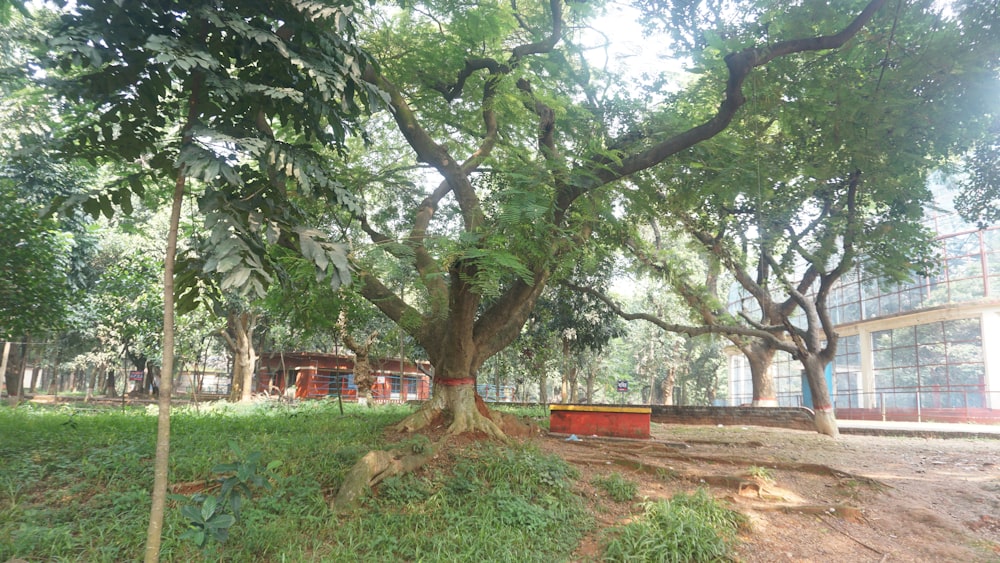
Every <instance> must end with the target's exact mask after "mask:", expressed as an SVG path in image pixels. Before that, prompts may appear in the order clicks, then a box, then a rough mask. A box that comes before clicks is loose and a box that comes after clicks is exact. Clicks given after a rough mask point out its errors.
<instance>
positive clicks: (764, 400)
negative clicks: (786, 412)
mask: <svg viewBox="0 0 1000 563" xmlns="http://www.w3.org/2000/svg"><path fill="white" fill-rule="evenodd" d="M774 354H775V349H774V348H772V347H770V346H767V345H766V344H764V343H763V342H754V343H753V344H751V345H750V353H748V354H746V358H747V362H748V363H749V364H750V378H751V381H752V383H753V403H751V405H752V406H755V407H776V406H778V397H777V393H775V390H774V376H773V375H772V374H771V362H772V361H773V360H774Z"/></svg>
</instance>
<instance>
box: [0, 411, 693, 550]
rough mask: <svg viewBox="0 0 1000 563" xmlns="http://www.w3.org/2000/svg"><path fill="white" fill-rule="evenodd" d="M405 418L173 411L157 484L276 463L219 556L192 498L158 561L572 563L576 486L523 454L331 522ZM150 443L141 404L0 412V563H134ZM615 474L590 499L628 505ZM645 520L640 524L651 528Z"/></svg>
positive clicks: (486, 459)
mask: <svg viewBox="0 0 1000 563" xmlns="http://www.w3.org/2000/svg"><path fill="white" fill-rule="evenodd" d="M409 412H411V411H410V408H409V407H405V406H400V407H391V406H387V407H382V408H378V409H368V408H364V407H356V406H355V405H345V413H344V414H343V415H341V414H340V411H339V410H338V408H337V406H336V404H335V403H325V402H322V401H316V402H308V403H302V404H298V405H278V404H269V403H263V404H262V403H257V404H253V405H229V404H227V403H215V404H211V405H202V406H201V407H200V412H196V411H195V410H193V409H189V408H186V407H182V408H177V409H175V410H174V412H173V415H172V418H171V421H172V422H171V428H172V440H171V469H170V471H171V478H170V480H171V483H175V484H176V483H194V484H198V483H204V482H206V480H210V479H214V478H218V477H219V474H218V472H213V468H216V469H218V467H217V466H219V465H220V464H234V463H240V462H243V461H245V460H246V458H247V456H249V455H251V454H252V453H253V452H259V454H260V457H259V465H260V466H261V467H263V466H265V465H267V464H269V463H271V462H279V461H280V462H281V463H280V465H277V464H275V465H276V467H275V468H274V469H273V471H272V472H271V473H270V474H271V475H273V478H272V480H271V484H272V485H273V486H272V488H270V489H267V488H266V487H263V488H262V487H255V490H254V496H253V497H252V498H249V499H245V500H244V502H243V504H242V509H241V510H240V521H238V522H237V523H236V524H234V525H232V527H231V528H230V529H229V530H228V532H229V535H228V539H227V540H226V541H225V543H218V542H216V541H208V542H207V543H206V546H205V547H204V548H199V547H197V546H196V545H195V544H194V542H192V541H190V540H186V539H184V538H182V536H183V535H184V534H185V532H187V531H188V530H189V529H190V528H189V523H190V522H191V521H192V520H191V519H190V518H185V517H184V516H183V515H182V514H181V509H182V507H183V506H184V505H191V504H195V505H198V502H203V500H202V501H198V502H196V501H195V500H193V499H192V500H191V501H190V502H184V499H178V498H176V497H175V498H174V499H173V500H171V501H170V502H169V503H168V509H167V517H166V523H165V528H164V532H163V547H162V560H164V561H241V562H242V561H291V562H294V561H359V560H364V561H368V560H371V561H375V560H379V561H397V560H398V561H404V560H405V561H466V560H482V561H511V562H514V561H516V562H522V561H567V560H571V559H573V553H574V551H575V550H576V549H577V547H578V546H579V545H580V541H581V539H582V538H583V537H584V536H585V535H586V534H588V533H590V532H591V531H592V530H593V528H594V520H593V516H592V514H591V513H590V512H589V511H588V510H587V509H586V508H585V507H586V506H587V503H586V502H585V501H584V499H583V498H582V497H581V496H580V493H579V492H578V490H579V487H578V486H577V480H578V479H579V475H578V474H577V472H576V471H575V469H574V468H573V467H572V466H570V465H568V464H567V463H566V462H564V461H563V460H562V459H559V458H556V457H552V456H549V455H546V454H544V453H542V452H541V451H540V450H539V449H538V448H537V447H535V446H533V445H531V444H530V443H529V444H517V443H513V444H509V445H505V444H498V443H493V442H472V443H468V444H466V445H463V446H460V447H457V446H456V448H452V449H447V450H444V451H442V452H441V453H440V454H439V455H438V458H437V459H435V460H433V461H432V462H431V464H429V465H428V466H426V467H425V468H423V469H422V470H420V471H418V472H416V473H410V474H405V475H402V476H398V477H393V478H390V479H387V480H386V481H384V482H383V483H382V484H381V485H380V486H379V487H377V488H376V490H375V491H372V492H370V494H369V495H368V496H367V497H365V498H364V499H363V501H362V506H361V507H360V508H359V509H358V510H357V511H355V512H353V513H349V514H346V515H337V514H335V513H334V512H333V511H331V510H330V506H329V501H330V499H331V498H332V496H333V495H334V494H335V493H336V491H337V488H338V487H339V485H340V483H341V481H342V480H343V478H344V475H345V474H346V472H347V471H348V469H349V468H350V467H351V466H352V465H353V464H354V462H355V461H357V460H358V459H359V458H360V457H361V456H362V455H364V454H365V453H367V452H368V451H369V450H371V449H373V448H386V447H392V445H390V444H385V443H384V433H383V430H384V429H385V427H386V426H388V425H390V424H392V423H395V422H397V421H399V420H400V419H401V418H402V417H404V416H405V415H406V414H408V413H409ZM517 414H527V415H529V416H536V415H537V414H538V413H537V412H534V411H531V412H526V413H517ZM155 432H156V416H155V406H151V407H142V408H125V409H124V410H123V409H122V408H120V407H115V408H95V407H93V406H88V405H62V406H37V405H31V404H28V405H22V406H19V407H17V408H9V407H0V435H2V436H4V439H3V441H2V442H0V467H2V469H0V561H7V560H8V559H12V558H22V559H26V560H30V561H40V560H45V561H88V562H89V561H94V562H104V561H107V562H116V561H134V560H139V559H141V558H142V554H143V543H144V540H145V533H146V525H147V522H148V516H149V507H150V498H149V490H150V487H151V484H152V481H153V472H152V462H153V457H154V445H155V444H154V442H155ZM419 439H420V438H419V437H415V438H413V440H419ZM229 442H233V443H235V444H236V445H237V446H238V447H237V450H238V451H239V452H242V454H243V456H244V457H243V458H242V459H241V458H240V456H239V454H237V453H235V452H234V450H233V449H232V448H231V447H230V444H229ZM254 459H256V458H254ZM230 467H235V466H232V465H230ZM615 475H617V474H615ZM615 475H612V476H609V477H608V478H606V481H605V482H604V484H602V485H599V486H601V487H602V488H604V489H605V490H606V491H607V492H608V494H609V496H614V495H619V498H622V500H623V501H625V500H631V499H632V498H634V497H635V494H636V492H635V491H636V484H635V483H632V482H630V481H628V480H627V479H625V478H624V477H622V476H621V475H617V477H616V476H615ZM215 490H218V489H217V488H216V489H215ZM188 496H191V493H189V495H188ZM626 496H627V498H625V497H626ZM656 510H660V509H656ZM651 514H652V516H650V515H651ZM655 514H656V512H655V511H653V512H649V513H648V514H647V516H646V517H644V518H642V519H641V520H640V521H646V520H650V519H651V521H654V522H655V521H657V520H656V518H657V517H656V516H655ZM188 516H190V510H189V512H188ZM630 525H631V524H630ZM632 534H633V532H631V531H627V530H622V531H616V532H615V533H614V534H613V536H614V538H615V539H614V540H613V541H609V542H608V544H607V549H608V551H607V554H606V556H607V557H610V558H611V560H624V559H628V560H642V559H643V558H644V557H645V556H644V555H642V554H641V553H642V552H641V551H629V550H633V549H636V548H635V546H630V545H627V538H629V537H631V535H632ZM699 537H700V536H699ZM699 541H700V540H699ZM639 543H640V544H641V543H642V542H639ZM629 553H631V554H632V555H628V554H629ZM615 557H618V559H614V558H615Z"/></svg>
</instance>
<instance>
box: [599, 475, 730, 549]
mask: <svg viewBox="0 0 1000 563" xmlns="http://www.w3.org/2000/svg"><path fill="white" fill-rule="evenodd" d="M644 508H645V513H644V515H643V516H642V517H641V518H640V519H638V520H635V521H633V522H631V523H629V524H626V525H624V526H621V527H619V528H616V529H614V530H612V531H611V533H610V539H609V540H608V541H607V542H606V544H605V547H604V560H605V561H659V562H670V563H693V562H708V561H726V560H728V559H729V557H730V554H731V548H732V545H733V543H734V542H735V540H736V535H737V532H738V530H740V529H741V528H745V527H746V526H747V525H748V522H749V520H748V519H747V518H746V517H745V516H744V515H742V514H740V513H739V512H736V511H733V510H730V509H728V508H726V507H724V506H722V505H720V504H719V503H718V502H716V501H715V499H713V498H712V497H711V496H710V495H709V494H708V493H707V492H706V491H705V490H704V489H698V491H696V492H695V493H694V494H691V495H687V494H678V495H675V496H674V497H673V498H672V499H670V500H668V501H660V502H652V503H647V504H646V505H645V507H644Z"/></svg>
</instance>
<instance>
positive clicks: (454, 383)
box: [434, 377, 476, 387]
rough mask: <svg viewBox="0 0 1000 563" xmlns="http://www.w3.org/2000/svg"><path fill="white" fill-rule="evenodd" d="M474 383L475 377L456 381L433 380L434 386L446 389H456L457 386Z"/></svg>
mask: <svg viewBox="0 0 1000 563" xmlns="http://www.w3.org/2000/svg"><path fill="white" fill-rule="evenodd" d="M475 383H476V378H475V377H459V378H458V379H445V378H443V377H442V378H441V379H435V380H434V385H444V386H446V387H457V386H459V385H473V384H475Z"/></svg>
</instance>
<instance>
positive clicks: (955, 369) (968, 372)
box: [948, 364, 983, 385]
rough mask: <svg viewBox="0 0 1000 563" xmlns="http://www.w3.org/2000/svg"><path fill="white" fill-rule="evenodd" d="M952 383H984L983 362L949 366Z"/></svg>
mask: <svg viewBox="0 0 1000 563" xmlns="http://www.w3.org/2000/svg"><path fill="white" fill-rule="evenodd" d="M948 376H949V377H950V379H951V384H952V385H979V384H981V383H983V364H965V365H951V366H948Z"/></svg>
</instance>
